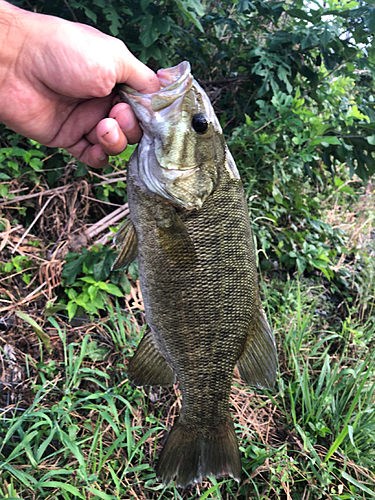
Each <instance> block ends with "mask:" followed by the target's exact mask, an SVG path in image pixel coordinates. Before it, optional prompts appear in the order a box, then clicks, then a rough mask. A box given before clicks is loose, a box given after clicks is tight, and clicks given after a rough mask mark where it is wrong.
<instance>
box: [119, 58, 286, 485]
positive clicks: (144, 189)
mask: <svg viewBox="0 0 375 500" xmlns="http://www.w3.org/2000/svg"><path fill="white" fill-rule="evenodd" d="M157 76H158V78H159V81H160V85H161V88H160V90H159V91H157V92H155V93H153V94H140V93H138V92H137V91H135V90H133V89H131V88H129V87H127V86H126V85H121V86H120V88H119V90H118V92H119V95H120V98H121V100H122V101H125V102H127V103H128V104H129V105H130V106H131V108H132V110H133V112H134V114H135V115H136V117H137V119H138V121H139V123H140V126H141V128H142V130H143V136H142V139H141V140H140V142H139V144H138V146H137V148H136V150H135V151H134V153H133V154H132V156H131V158H130V161H129V165H128V171H127V196H128V204H129V211H130V219H128V220H127V221H125V223H124V225H123V226H122V227H121V228H120V230H119V231H118V233H116V237H115V243H116V245H119V246H120V247H121V248H120V252H119V255H118V257H117V259H116V262H115V263H114V266H113V269H121V268H123V267H125V266H127V265H128V264H130V262H132V261H133V260H134V259H136V258H138V267H139V279H140V286H141V291H142V296H143V300H144V306H145V315H146V321H147V325H148V326H147V329H146V331H145V333H144V336H143V338H142V339H141V341H140V343H139V345H138V347H137V350H136V352H135V354H134V356H133V357H132V358H131V360H130V362H129V365H128V378H129V380H130V381H131V382H132V383H133V384H135V385H136V386H170V385H172V384H174V383H175V381H176V379H177V380H178V381H179V384H180V388H181V393H182V408H181V412H180V415H179V417H178V420H177V421H176V423H175V424H174V426H173V427H172V429H171V431H170V433H169V435H168V438H167V440H166V442H165V444H164V447H163V449H162V451H161V454H160V457H159V459H158V462H157V466H156V475H157V478H158V479H159V480H160V481H161V482H162V483H163V484H165V485H168V484H170V483H171V482H172V481H173V480H175V482H176V485H177V486H178V487H186V486H188V485H190V484H194V483H199V482H200V481H201V480H202V478H203V477H209V476H214V477H218V476H226V475H229V476H231V477H232V478H234V479H235V480H236V481H238V482H239V481H240V480H241V471H242V466H241V457H240V453H239V449H238V443H237V438H236V433H235V428H234V424H233V420H232V417H231V414H230V407H229V396H230V392H231V386H232V380H233V372H234V368H235V366H236V364H237V365H238V368H239V372H240V375H241V377H242V379H243V380H244V381H245V382H246V383H247V384H249V385H250V386H255V387H259V388H272V387H273V386H274V383H275V378H276V373H277V366H278V361H277V350H276V344H275V340H274V336H273V333H272V330H271V327H270V325H269V323H268V321H267V318H266V315H265V312H264V309H263V307H262V305H261V301H260V297H259V288H258V279H257V266H256V258H255V252H254V245H253V237H252V233H251V228H250V218H249V209H248V205H247V201H246V198H245V193H244V188H243V185H242V182H241V178H240V175H239V172H238V170H237V167H236V164H235V161H234V159H233V157H232V155H231V153H230V151H229V148H228V146H227V145H226V143H225V140H224V136H223V132H222V129H221V126H220V123H219V120H218V118H217V117H216V115H215V112H214V109H213V107H212V105H211V103H210V100H209V98H208V96H207V94H206V93H205V91H204V90H203V88H202V87H201V86H200V85H199V83H198V82H197V81H196V80H195V79H194V78H193V76H192V74H191V67H190V64H189V62H188V61H183V62H181V63H180V64H178V65H177V66H174V67H172V68H167V69H161V70H159V71H158V72H157Z"/></svg>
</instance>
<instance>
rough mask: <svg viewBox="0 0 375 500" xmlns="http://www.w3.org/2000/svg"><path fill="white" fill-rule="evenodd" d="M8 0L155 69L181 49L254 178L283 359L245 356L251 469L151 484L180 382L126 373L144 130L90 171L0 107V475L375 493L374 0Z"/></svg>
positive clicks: (303, 495) (136, 296)
mask: <svg viewBox="0 0 375 500" xmlns="http://www.w3.org/2000/svg"><path fill="white" fill-rule="evenodd" d="M15 3H17V5H19V6H21V7H23V8H26V9H32V10H36V11H38V12H43V13H45V14H52V15H57V16H60V17H64V18H66V19H69V20H72V21H79V22H82V23H86V24H90V25H92V26H95V27H97V28H98V29H100V30H102V31H104V32H106V33H109V34H111V35H114V36H117V37H119V38H121V39H122V40H123V41H124V42H125V43H126V44H127V45H128V46H129V48H130V49H131V50H132V51H133V52H134V53H135V54H136V55H137V56H138V57H139V58H141V59H142V60H143V61H144V62H145V63H147V64H149V65H150V66H151V67H152V68H153V69H154V70H157V69H158V68H159V67H168V66H171V65H175V64H177V63H179V62H180V61H182V60H184V59H187V60H189V61H190V63H191V65H192V72H193V74H194V76H195V77H196V78H197V79H198V81H199V82H200V83H201V84H202V85H203V87H204V88H205V89H206V91H207V93H208V94H209V96H210V98H211V100H212V102H213V104H214V107H215V110H216V112H217V114H218V117H219V119H220V122H221V124H222V127H223V129H224V133H225V136H226V139H227V141H228V143H229V145H230V148H231V150H232V153H233V155H234V158H235V160H236V163H237V166H238V167H239V170H240V173H241V176H242V178H243V181H244V185H245V188H246V193H247V196H248V200H249V208H250V211H251V218H252V224H253V231H254V240H255V244H256V248H257V255H258V259H259V266H260V270H261V280H260V281H261V288H262V294H263V298H264V303H265V305H266V308H267V313H268V316H269V318H270V321H271V323H272V324H273V327H274V331H275V335H276V339H277V343H278V346H279V355H280V374H279V378H278V381H277V386H276V387H275V390H274V391H258V392H254V390H252V389H251V388H248V387H245V386H244V385H243V384H242V383H241V382H240V380H239V378H238V376H237V375H238V374H237V373H235V383H234V386H233V391H232V396H231V405H232V414H233V416H234V420H235V426H236V432H237V434H238V437H239V441H240V446H241V452H242V464H243V482H242V483H241V484H240V485H238V484H237V483H235V482H234V481H233V480H231V479H227V478H224V479H215V478H210V479H209V480H205V481H204V482H203V483H201V484H200V485H197V486H196V487H190V488H187V489H186V490H178V489H176V488H175V487H174V486H173V485H171V486H170V487H167V488H165V487H163V486H162V485H160V484H159V483H158V482H157V481H156V478H155V473H154V470H153V465H154V463H155V459H156V457H157V455H158V452H159V451H160V449H161V443H162V440H163V435H164V432H165V430H168V429H170V427H171V425H172V423H173V420H174V418H175V417H176V415H178V412H179V409H180V393H179V390H178V386H175V387H174V388H173V389H171V390H167V389H159V388H152V389H151V388H145V389H144V390H143V389H142V390H140V389H135V388H133V387H132V386H131V385H130V384H129V382H128V380H127V378H126V364H127V361H128V359H129V357H130V356H131V355H132V353H133V352H134V349H135V347H136V344H137V341H138V339H139V337H140V334H141V333H142V330H143V328H144V324H145V318H144V308H143V303H142V296H141V291H140V288H139V283H138V280H137V278H138V274H137V265H136V264H133V265H131V266H129V269H128V270H127V272H126V273H120V272H111V271H110V267H111V265H112V263H113V261H114V259H115V257H116V250H115V249H114V248H113V246H111V240H112V235H113V234H114V232H115V231H116V230H117V226H118V224H119V222H120V221H121V220H122V219H123V218H124V217H125V216H126V214H127V213H128V210H127V205H126V163H127V161H128V159H129V156H130V153H131V151H132V148H131V147H130V148H128V149H127V150H126V151H125V153H123V154H122V155H120V157H117V158H112V159H111V162H110V163H109V165H108V166H107V168H106V169H105V170H104V171H103V172H101V173H98V172H96V171H91V170H90V169H89V168H88V167H87V166H86V165H83V164H81V163H80V162H78V161H76V160H75V159H74V158H71V157H70V156H69V155H68V154H67V153H65V152H64V151H63V150H56V149H51V148H46V147H44V146H42V145H40V144H38V143H36V142H35V141H32V140H28V139H25V138H23V137H21V136H19V135H18V134H15V133H13V132H12V131H10V130H9V129H7V128H6V127H4V126H3V125H1V124H0V163H1V169H0V196H1V199H0V249H1V257H0V313H1V318H0V417H1V419H0V492H1V493H0V496H3V497H5V498H23V499H51V500H52V499H54V500H62V499H64V500H67V499H76V498H77V499H80V498H82V499H89V498H90V499H128V498H135V499H142V500H143V499H156V498H170V499H174V498H176V499H195V498H197V499H198V498H199V499H201V500H203V499H205V498H216V499H221V498H223V499H224V498H225V499H232V498H239V499H283V500H284V499H287V500H289V499H293V500H298V499H301V500H302V499H303V500H308V499H309V500H315V499H320V498H322V499H334V500H338V499H353V500H357V499H371V498H375V493H374V491H375V462H374V460H375V451H374V450H375V399H374V388H375V385H374V384H375V371H374V363H375V345H374V317H375V311H374V305H375V299H374V284H375V266H374V256H375V229H374V227H375V226H374V200H375V191H374V184H373V183H371V175H373V174H374V172H375V107H374V105H375V100H374V92H373V90H374V63H375V45H374V37H373V32H374V31H375V5H374V2H364V1H362V0H358V1H354V0H353V1H346V0H342V1H339V0H328V1H326V2H323V1H316V0H312V1H309V2H306V1H305V2H304V1H302V0H296V1H292V0H289V1H283V0H282V1H260V0H255V1H249V0H234V1H229V0H222V1H217V0H215V1H210V0H202V1H200V0H158V1H150V0H141V1H138V0H137V1H136V0H112V1H105V0H90V1H89V0H80V1H73V0H63V1H58V0H55V1H53V2H52V1H44V0H29V1H20V2H15ZM197 286H199V285H198V284H197Z"/></svg>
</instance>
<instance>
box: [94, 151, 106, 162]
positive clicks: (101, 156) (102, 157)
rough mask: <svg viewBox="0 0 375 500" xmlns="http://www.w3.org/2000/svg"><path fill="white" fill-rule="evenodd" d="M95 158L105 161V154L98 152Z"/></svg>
mask: <svg viewBox="0 0 375 500" xmlns="http://www.w3.org/2000/svg"><path fill="white" fill-rule="evenodd" d="M96 159H97V160H98V161H105V160H106V159H107V155H106V154H105V153H104V152H103V153H100V155H98V156H97V157H96Z"/></svg>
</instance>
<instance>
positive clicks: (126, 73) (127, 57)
mask: <svg viewBox="0 0 375 500" xmlns="http://www.w3.org/2000/svg"><path fill="white" fill-rule="evenodd" d="M121 44H122V50H121V51H120V54H119V57H118V58H117V60H116V83H126V85H129V87H131V88H133V89H135V90H138V92H141V93H143V94H152V93H153V92H157V91H158V90H160V82H159V80H158V78H157V76H156V74H155V73H154V72H153V71H152V69H150V68H148V67H147V66H146V65H145V64H143V63H142V62H141V61H139V60H138V59H137V58H136V57H135V56H134V55H133V54H132V53H131V52H130V50H129V49H128V48H127V47H126V45H125V44H124V43H122V42H121Z"/></svg>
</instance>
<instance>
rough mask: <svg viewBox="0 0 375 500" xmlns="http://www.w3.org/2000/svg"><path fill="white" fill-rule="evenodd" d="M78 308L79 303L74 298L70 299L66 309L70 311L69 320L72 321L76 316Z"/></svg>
mask: <svg viewBox="0 0 375 500" xmlns="http://www.w3.org/2000/svg"><path fill="white" fill-rule="evenodd" d="M77 308H78V304H77V302H75V301H73V300H70V301H69V302H68V304H67V306H66V310H67V313H68V316H69V321H72V319H73V318H74V315H75V313H76V311H77Z"/></svg>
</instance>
